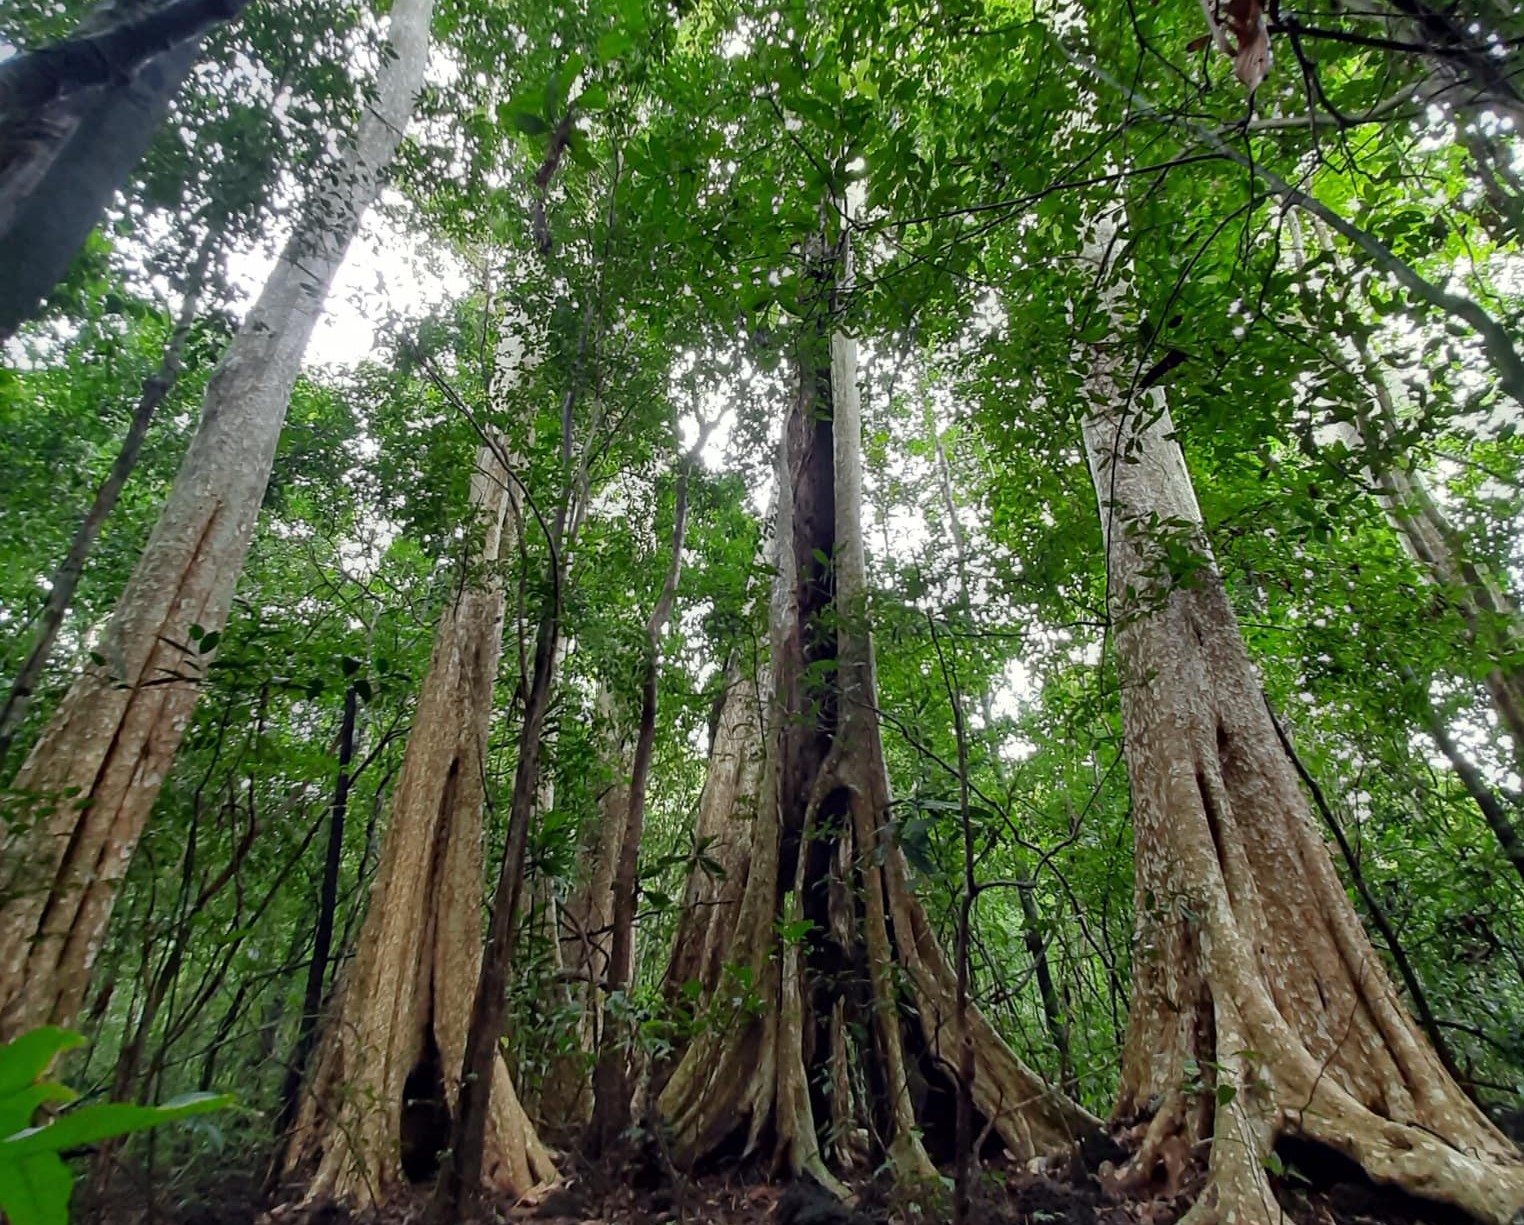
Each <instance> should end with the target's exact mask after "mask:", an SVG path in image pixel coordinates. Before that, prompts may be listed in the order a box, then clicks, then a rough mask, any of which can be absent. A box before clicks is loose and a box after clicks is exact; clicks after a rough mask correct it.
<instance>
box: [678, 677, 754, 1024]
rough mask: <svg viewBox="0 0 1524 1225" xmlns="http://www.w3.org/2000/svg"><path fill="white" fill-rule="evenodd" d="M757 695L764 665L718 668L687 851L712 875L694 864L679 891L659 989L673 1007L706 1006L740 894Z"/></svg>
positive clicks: (747, 853) (750, 816)
mask: <svg viewBox="0 0 1524 1225" xmlns="http://www.w3.org/2000/svg"><path fill="white" fill-rule="evenodd" d="M757 672H760V673H761V674H762V676H761V679H760V680H757V679H753V676H754V674H755V673H757ZM759 692H761V693H768V694H770V693H771V672H770V669H769V668H768V666H767V665H766V664H765V663H764V664H760V665H752V666H748V665H747V664H745V663H742V662H741V661H739V660H737V659H732V661H731V662H730V664H729V666H728V667H727V668H726V669H725V691H724V693H723V694H722V695H721V697H720V701H719V711H718V714H717V716H716V718H715V722H714V731H713V735H712V736H711V738H710V745H709V764H708V767H707V769H706V770H705V773H704V787H703V790H702V791H701V792H700V793H699V802H698V816H697V817H696V818H695V820H694V823H693V842H694V846H695V847H697V848H699V850H700V852H701V854H702V855H703V856H705V857H706V858H708V859H710V860H712V861H713V862H714V865H715V866H716V867H718V869H719V871H718V872H716V871H714V870H713V868H705V867H704V866H703V865H701V864H700V865H696V866H695V868H694V870H693V871H692V872H690V873H689V874H688V882H687V884H686V885H685V886H684V888H683V902H682V908H681V910H680V912H679V914H678V919H677V932H676V934H675V936H674V937H673V941H672V955H671V957H670V958H669V959H668V962H667V969H666V974H665V977H664V986H663V990H664V993H665V994H666V996H667V998H668V999H671V1000H674V1001H676V1000H681V999H685V998H686V999H687V1000H689V1002H690V1003H691V1004H693V1005H700V1004H703V1003H706V1002H707V1001H708V1000H709V999H710V998H711V997H712V996H713V994H714V992H715V991H716V990H717V989H718V987H719V985H720V980H721V978H722V977H723V974H724V967H725V957H726V953H727V951H728V950H729V948H730V942H731V939H732V937H733V936H734V934H735V924H736V912H737V910H738V908H739V907H740V904H741V898H742V896H743V895H744V894H745V891H746V877H747V870H748V866H749V864H750V860H751V831H752V825H753V823H754V821H755V820H756V816H757V800H758V797H759V796H760V795H761V793H762V772H763V756H764V750H763V745H764V743H765V734H764V731H763V727H762V707H763V699H762V698H760V697H759V696H758V695H759ZM690 983H692V984H695V985H694V986H689V985H688V984H690Z"/></svg>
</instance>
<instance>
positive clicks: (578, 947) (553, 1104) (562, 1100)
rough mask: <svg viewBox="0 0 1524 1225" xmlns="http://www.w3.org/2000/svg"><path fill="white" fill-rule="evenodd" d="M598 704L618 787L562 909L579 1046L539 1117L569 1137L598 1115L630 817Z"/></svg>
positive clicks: (551, 1079)
mask: <svg viewBox="0 0 1524 1225" xmlns="http://www.w3.org/2000/svg"><path fill="white" fill-rule="evenodd" d="M597 706H598V710H599V713H600V716H601V719H602V721H603V722H604V723H605V725H606V727H607V729H608V730H607V732H606V735H605V748H604V757H605V760H606V761H607V763H608V769H609V770H610V772H611V774H612V776H613V781H612V782H611V783H610V785H609V787H608V788H607V789H606V790H605V791H604V793H603V794H602V796H600V797H599V801H598V820H597V828H596V829H595V830H594V831H593V833H592V836H591V837H590V838H586V839H585V841H584V843H583V846H584V854H582V855H581V856H579V860H580V862H581V863H582V864H584V865H585V870H584V872H583V875H582V879H581V880H580V881H579V882H578V884H577V887H576V889H575V891H574V892H573V894H572V896H571V897H570V898H568V899H567V900H566V902H565V904H564V905H562V906H561V907H560V908H559V914H558V919H557V925H558V931H557V938H558V944H559V948H560V958H561V970H562V973H563V974H564V975H565V977H566V980H567V982H568V984H569V987H570V995H571V998H572V1000H573V1001H574V1002H575V1004H576V1006H577V1011H578V1022H577V1044H576V1047H575V1049H573V1050H570V1051H566V1052H564V1053H562V1054H560V1055H558V1056H557V1057H556V1058H555V1059H554V1060H552V1062H551V1065H550V1068H549V1069H548V1071H547V1072H546V1075H545V1083H544V1085H543V1086H542V1088H541V1091H540V1100H539V1115H538V1117H539V1119H540V1122H541V1124H542V1125H543V1126H545V1127H546V1128H547V1130H549V1129H551V1128H552V1127H554V1128H559V1129H564V1130H566V1131H567V1132H568V1133H570V1132H572V1131H574V1130H577V1129H580V1128H582V1127H584V1126H586V1124H587V1122H588V1120H589V1119H590V1118H591V1117H592V1110H593V1081H592V1071H591V1060H592V1058H593V1055H594V1053H595V1052H596V1051H597V1049H598V1043H599V1035H600V1034H601V1033H602V1026H603V990H602V984H603V981H604V978H605V976H606V975H607V973H608V960H609V932H610V930H611V928H612V926H613V922H614V872H615V868H616V866H617V865H618V862H619V855H620V850H621V848H622V847H623V846H624V831H625V824H626V822H627V821H628V820H629V815H630V789H629V756H628V754H627V753H626V751H625V748H624V744H623V738H622V737H621V736H620V735H619V733H618V730H617V727H616V726H615V723H614V713H613V701H612V699H611V698H610V697H609V694H608V691H607V690H606V689H604V688H602V687H601V686H600V688H599V690H598V698H597Z"/></svg>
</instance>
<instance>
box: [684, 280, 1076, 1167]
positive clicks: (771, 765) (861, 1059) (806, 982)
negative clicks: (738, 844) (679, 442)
mask: <svg viewBox="0 0 1524 1225" xmlns="http://www.w3.org/2000/svg"><path fill="white" fill-rule="evenodd" d="M815 258H816V259H817V260H820V261H821V262H820V263H819V265H818V266H816V267H815V268H813V269H812V271H813V272H815V273H816V274H818V275H819V278H820V283H830V282H831V281H832V280H833V279H834V275H839V273H838V272H837V269H836V268H834V267H833V266H832V263H830V262H827V261H829V260H831V259H832V257H831V256H828V255H827V254H826V253H825V252H824V251H823V250H818V251H817V254H816V257H815ZM833 274H834V275H833ZM830 296H831V298H832V299H833V301H830V302H827V301H821V302H819V303H818V304H817V308H818V316H817V321H816V323H814V324H807V325H806V328H805V334H804V335H803V336H802V337H801V339H800V341H799V351H798V353H797V370H798V373H799V379H798V384H797V395H796V397H795V399H794V402H793V404H792V405H791V406H790V408H789V411H788V413H787V415H786V419H785V423H784V429H783V437H782V443H781V452H780V462H779V473H778V475H779V480H778V488H779V500H778V510H777V525H778V531H777V541H778V552H777V557H776V559H775V564H776V568H777V575H778V577H777V580H776V583H775V586H774V591H773V600H772V609H771V618H770V619H771V625H772V675H773V691H772V711H771V712H770V716H769V719H768V725H769V729H770V736H769V744H768V754H767V760H766V766H765V773H764V779H763V786H762V792H761V795H762V800H761V803H760V805H759V810H758V813H757V816H756V819H755V821H754V822H753V833H752V839H751V851H750V866H749V870H748V874H747V878H746V885H745V890H744V893H743V895H742V899H741V904H740V907H739V910H738V912H737V916H736V922H735V928H734V935H733V938H732V939H731V942H730V947H729V950H728V952H727V955H726V958H725V960H726V962H728V963H729V964H730V965H731V966H732V967H735V971H734V973H733V978H734V980H735V981H734V982H727V984H726V989H724V990H721V991H718V992H716V998H715V1002H714V1003H713V1004H712V1005H711V1010H712V1013H713V1015H714V1023H713V1024H712V1025H711V1026H710V1027H709V1028H708V1029H706V1030H705V1031H704V1032H702V1033H701V1034H700V1035H699V1037H698V1038H697V1039H696V1040H695V1041H694V1042H693V1044H692V1045H691V1046H690V1047H689V1049H688V1050H687V1052H686V1053H685V1055H684V1057H683V1059H682V1061H681V1062H680V1063H679V1064H678V1066H677V1068H676V1069H675V1070H674V1072H673V1075H672V1077H671V1079H670V1080H669V1082H668V1083H667V1085H666V1088H665V1089H664V1091H663V1092H662V1094H661V1097H660V1102H659V1105H660V1110H661V1113H662V1115H663V1116H665V1118H666V1120H667V1122H668V1123H669V1125H670V1129H671V1132H670V1134H671V1138H672V1151H673V1154H674V1157H675V1158H676V1159H677V1160H678V1161H679V1162H680V1163H683V1164H691V1163H692V1162H694V1161H696V1160H698V1159H699V1158H701V1157H702V1156H704V1155H705V1154H706V1153H708V1152H710V1151H712V1150H713V1149H714V1148H715V1147H716V1146H718V1145H719V1144H721V1143H722V1142H724V1141H725V1140H726V1139H727V1138H728V1137H730V1136H732V1135H734V1134H735V1133H737V1132H740V1131H742V1130H743V1129H744V1133H745V1139H746V1147H747V1149H748V1150H752V1149H755V1148H756V1147H758V1146H759V1145H760V1144H761V1143H762V1141H763V1139H764V1137H769V1136H770V1138H771V1144H772V1151H773V1159H774V1162H775V1165H776V1166H777V1167H778V1168H780V1169H783V1170H786V1171H789V1172H793V1173H798V1172H801V1171H808V1172H809V1173H811V1174H812V1175H813V1176H814V1177H816V1178H817V1179H819V1180H821V1181H822V1182H824V1183H825V1184H826V1185H828V1186H837V1185H838V1184H837V1183H836V1180H835V1178H834V1176H833V1174H832V1173H831V1170H830V1169H829V1168H828V1163H829V1165H830V1166H834V1167H835V1168H836V1169H838V1170H847V1169H850V1168H853V1167H857V1166H860V1165H861V1164H862V1163H864V1162H865V1161H866V1160H867V1159H868V1158H869V1157H870V1155H871V1154H870V1150H871V1148H872V1147H873V1140H872V1139H871V1137H875V1136H876V1137H878V1138H879V1140H880V1142H881V1145H882V1150H883V1151H882V1152H881V1153H880V1155H881V1156H883V1157H885V1158H887V1159H888V1160H889V1162H890V1163H891V1165H892V1166H893V1168H894V1170H895V1172H896V1174H897V1176H899V1177H900V1178H902V1179H905V1180H908V1181H916V1180H920V1179H926V1178H931V1177H934V1175H935V1168H934V1167H933V1165H932V1163H931V1160H930V1158H929V1156H928V1154H927V1152H926V1150H925V1148H924V1147H923V1144H922V1139H921V1132H920V1130H919V1125H918V1124H919V1121H918V1119H917V1115H916V1105H915V1103H914V1102H913V1101H912V1095H911V1091H910V1079H909V1067H910V1064H911V1063H912V1061H913V1062H915V1063H916V1064H918V1065H920V1066H921V1067H922V1069H923V1071H924V1072H926V1073H927V1074H928V1079H930V1078H933V1077H941V1078H943V1080H944V1082H945V1081H946V1080H947V1079H948V1077H947V1070H949V1069H951V1068H953V1067H954V1066H955V1063H954V1060H955V1058H956V1051H957V1048H958V1045H959V1043H960V1039H961V1038H962V1034H961V1032H960V1031H959V1028H958V1026H957V1023H956V1019H955V1015H954V999H955V995H956V982H955V976H954V974H953V972H952V969H951V968H950V967H949V966H948V964H947V961H946V958H945V957H944V956H943V954H942V951H941V949H940V947H939V946H938V944H937V941H936V938H935V935H934V934H933V932H932V930H931V925H930V923H929V922H928V920H927V918H926V915H925V912H924V910H923V909H922V907H921V905H920V903H919V902H918V901H917V900H916V898H915V897H914V895H913V893H912V891H911V889H910V884H909V874H908V869H907V868H906V865H905V862H904V858H903V855H902V854H901V852H900V850H899V849H898V847H896V846H894V845H893V844H892V843H890V842H889V841H888V840H887V835H886V832H885V826H886V824H887V820H888V810H889V780H888V774H887V770H886V768H885V764H884V757H883V746H882V743H881V741H880V738H879V727H878V713H877V706H876V703H877V697H876V683H875V680H874V663H873V648H872V643H871V639H870V636H869V632H868V629H867V614H868V609H867V589H866V588H867V580H866V560H865V555H864V551H863V537H862V525H861V503H862V488H861V482H862V465H861V437H860V435H861V422H860V419H859V406H858V389H857V352H856V345H855V343H854V342H853V341H851V340H849V339H848V338H847V337H845V336H843V335H840V334H832V332H831V324H830V322H829V316H830V315H831V314H832V313H833V312H834V310H835V309H836V303H835V302H834V296H835V295H834V292H833V293H832V294H831V295H830ZM732 1001H738V1002H736V1003H733V1002H732ZM906 1005H910V1007H909V1008H907V1007H906ZM969 1027H970V1037H971V1039H972V1042H973V1045H974V1048H975V1073H974V1100H975V1105H976V1107H977V1108H978V1110H979V1111H980V1112H981V1113H982V1114H983V1115H984V1116H985V1118H986V1119H988V1120H989V1121H990V1122H991V1123H992V1125H993V1129H994V1131H995V1132H996V1133H998V1134H999V1136H1000V1137H1001V1139H1002V1140H1004V1142H1005V1143H1006V1145H1007V1147H1008V1148H1009V1149H1010V1150H1011V1151H1012V1152H1013V1153H1014V1154H1015V1155H1016V1156H1017V1157H1018V1158H1020V1159H1025V1158H1027V1157H1030V1156H1032V1155H1033V1154H1035V1153H1038V1152H1041V1151H1043V1150H1046V1149H1049V1148H1056V1147H1060V1146H1063V1145H1065V1144H1067V1143H1069V1142H1070V1141H1072V1140H1073V1139H1074V1138H1075V1137H1077V1136H1078V1135H1080V1134H1082V1133H1084V1132H1086V1131H1088V1130H1090V1129H1091V1128H1093V1127H1094V1125H1095V1120H1093V1119H1091V1118H1090V1117H1089V1116H1088V1115H1087V1114H1086V1113H1085V1112H1084V1111H1083V1110H1081V1109H1080V1108H1079V1107H1077V1106H1075V1105H1073V1104H1072V1103H1070V1102H1069V1101H1068V1100H1067V1099H1065V1098H1064V1097H1063V1096H1062V1095H1061V1094H1058V1093H1056V1092H1054V1091H1053V1090H1051V1089H1050V1088H1048V1087H1047V1086H1046V1085H1044V1084H1043V1083H1042V1082H1041V1081H1040V1080H1039V1079H1038V1078H1037V1077H1036V1076H1035V1075H1033V1074H1032V1073H1031V1072H1030V1071H1029V1070H1028V1069H1027V1068H1026V1067H1025V1066H1023V1065H1022V1064H1021V1063H1020V1061H1019V1060H1018V1059H1017V1058H1016V1057H1015V1055H1014V1054H1012V1052H1011V1051H1010V1049H1009V1048H1008V1047H1006V1046H1005V1044H1004V1043H1003V1042H1002V1041H1001V1040H1000V1039H999V1037H998V1036H997V1035H996V1034H995V1032H994V1030H993V1029H992V1028H991V1027H990V1026H989V1024H988V1022H987V1021H985V1019H984V1018H983V1017H982V1016H981V1015H980V1014H979V1012H978V1010H977V1009H970V1010H969ZM827 1117H828V1118H829V1121H830V1128H829V1133H828V1135H829V1142H828V1147H827V1148H822V1144H821V1141H820V1138H819V1135H818V1134H817V1119H820V1120H821V1121H822V1122H823V1121H824V1120H825V1119H826V1118H827ZM870 1121H871V1123H872V1124H873V1125H872V1126H871V1127H870V1126H868V1124H869V1122H870Z"/></svg>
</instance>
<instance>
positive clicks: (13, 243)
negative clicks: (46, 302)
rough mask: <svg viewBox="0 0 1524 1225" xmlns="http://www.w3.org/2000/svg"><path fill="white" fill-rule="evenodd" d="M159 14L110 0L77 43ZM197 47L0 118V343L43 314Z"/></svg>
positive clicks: (162, 54)
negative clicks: (2, 273)
mask: <svg viewBox="0 0 1524 1225" xmlns="http://www.w3.org/2000/svg"><path fill="white" fill-rule="evenodd" d="M157 11H158V6H156V5H154V4H151V3H147V2H145V0H107V2H106V3H104V4H101V5H100V6H99V7H97V8H96V10H95V11H94V12H92V13H91V14H90V15H89V16H88V17H87V18H86V19H85V20H84V21H83V22H82V23H81V24H80V28H79V29H78V30H77V31H76V32H75V35H74V41H75V42H76V43H78V42H80V41H81V40H82V41H83V42H84V43H85V44H86V45H90V40H92V39H96V38H108V37H109V36H110V32H111V31H113V30H119V29H122V28H124V27H130V26H132V25H134V24H135V23H137V22H141V21H145V20H148V21H152V20H153V18H154V16H155V14H156V13H157ZM200 53H201V39H200V37H199V35H197V34H194V33H192V34H191V35H190V36H189V37H187V38H184V39H181V40H177V41H175V42H174V43H172V44H164V45H162V47H161V48H160V49H158V50H157V51H155V52H154V53H152V54H151V56H150V58H148V59H147V60H146V62H144V61H143V60H141V59H139V60H137V61H136V62H135V64H134V65H133V66H132V67H131V68H130V69H128V70H126V71H118V72H114V73H112V74H111V75H110V79H109V80H108V81H106V82H104V83H102V84H101V85H100V86H99V87H97V88H93V89H84V90H74V91H65V92H64V93H63V94H62V95H59V96H54V97H51V98H48V99H46V100H44V101H41V102H36V103H34V104H31V105H27V106H24V107H22V108H21V110H22V113H20V114H16V113H14V112H7V114H6V116H5V118H4V120H3V121H0V268H4V269H5V276H4V278H3V280H0V341H3V340H5V339H8V338H9V337H10V336H11V335H12V334H13V333H14V332H15V331H16V329H17V327H19V326H20V325H21V324H22V323H23V322H25V321H26V320H27V319H30V318H31V317H33V316H34V315H35V314H36V313H37V311H38V309H39V307H40V306H41V304H42V301H43V299H44V298H45V297H46V296H47V295H48V294H49V293H50V292H52V290H53V287H54V286H55V285H57V283H58V282H59V281H60V280H61V279H62V278H63V276H64V274H65V273H67V272H68V269H69V265H70V263H71V262H72V261H73V260H74V257H75V256H76V255H78V253H79V251H80V249H81V248H82V247H83V246H84V243H85V240H86V238H88V237H89V235H90V231H91V230H93V229H94V228H95V227H96V226H97V225H98V224H99V223H100V220H101V218H102V217H103V216H104V215H105V212H106V208H107V207H108V206H109V205H110V203H111V199H112V197H113V196H114V195H115V194H116V192H117V191H118V190H120V189H121V187H122V185H123V184H124V183H125V182H126V181H127V177H128V175H130V174H131V172H132V170H133V168H134V167H135V166H136V165H137V164H138V162H140V161H141V160H142V158H143V154H144V153H145V152H147V149H148V146H149V143H150V142H151V141H152V139H153V136H154V133H155V132H157V131H158V130H159V128H160V127H161V126H162V125H163V123H164V120H165V117H166V116H167V115H168V113H169V108H170V105H171V103H172V102H173V101H174V98H175V95H176V94H178V93H179V91H180V86H181V85H182V84H183V83H184V81H185V78H186V77H187V76H188V75H189V74H190V71H191V69H192V68H193V67H194V66H195V64H196V61H197V59H198V58H199V56H200ZM30 58H31V57H29V56H25V55H23V56H17V57H15V58H13V59H11V60H8V61H6V64H5V67H6V68H8V69H9V68H12V66H13V65H14V66H16V67H15V68H14V69H13V71H16V72H20V63H19V61H25V60H28V59H30ZM32 67H33V68H34V69H35V68H36V67H37V65H36V63H35V61H34V63H33V65H32ZM27 75H33V76H35V75H36V74H35V73H29V74H27ZM44 92H45V91H44Z"/></svg>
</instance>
